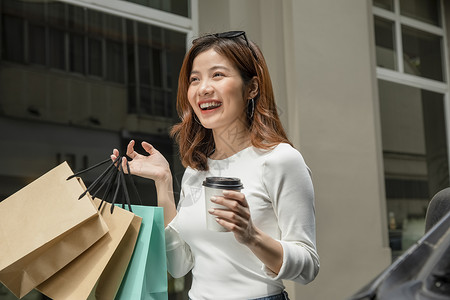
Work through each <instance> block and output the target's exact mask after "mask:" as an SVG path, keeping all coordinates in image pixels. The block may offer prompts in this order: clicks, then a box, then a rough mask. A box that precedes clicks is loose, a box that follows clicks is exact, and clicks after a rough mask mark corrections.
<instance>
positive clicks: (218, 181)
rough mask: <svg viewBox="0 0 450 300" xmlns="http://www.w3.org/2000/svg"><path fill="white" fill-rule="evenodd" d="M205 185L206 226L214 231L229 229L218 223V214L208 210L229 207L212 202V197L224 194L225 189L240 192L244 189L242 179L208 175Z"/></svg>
mask: <svg viewBox="0 0 450 300" xmlns="http://www.w3.org/2000/svg"><path fill="white" fill-rule="evenodd" d="M203 186H204V187H205V204H206V205H205V209H206V227H207V228H208V229H209V230H212V231H221V232H225V231H228V230H227V229H225V228H224V227H223V226H221V225H220V224H219V223H217V221H216V216H214V215H211V214H210V213H209V212H208V210H209V209H211V208H219V209H227V207H225V206H223V205H220V204H216V203H214V202H212V201H211V197H213V196H223V191H224V190H232V191H238V192H240V191H241V190H242V189H243V185H242V183H241V180H240V179H239V178H233V177H206V179H205V181H203Z"/></svg>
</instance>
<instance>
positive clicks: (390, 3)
mask: <svg viewBox="0 0 450 300" xmlns="http://www.w3.org/2000/svg"><path fill="white" fill-rule="evenodd" d="M373 5H374V6H376V7H380V8H384V9H387V10H390V11H394V0H373Z"/></svg>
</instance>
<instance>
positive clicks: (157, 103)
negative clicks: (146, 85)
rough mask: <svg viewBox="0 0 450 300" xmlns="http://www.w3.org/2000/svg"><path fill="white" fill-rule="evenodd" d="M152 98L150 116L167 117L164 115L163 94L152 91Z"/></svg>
mask: <svg viewBox="0 0 450 300" xmlns="http://www.w3.org/2000/svg"><path fill="white" fill-rule="evenodd" d="M152 98H153V111H152V114H153V115H154V116H159V117H167V116H168V115H167V114H166V107H165V101H164V92H163V91H161V90H154V91H153V92H152Z"/></svg>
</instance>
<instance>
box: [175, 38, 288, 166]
mask: <svg viewBox="0 0 450 300" xmlns="http://www.w3.org/2000/svg"><path fill="white" fill-rule="evenodd" d="M224 35H225V36H224ZM205 64H207V66H206V65H205ZM221 85H223V86H224V87H226V88H227V89H229V90H232V91H228V90H227V91H226V92H225V90H223V93H224V98H220V97H219V91H222V88H220V89H219V88H218V87H219V86H221ZM220 93H221V92H220ZM221 95H222V94H221ZM194 97H197V100H196V101H197V105H192V102H191V101H194V100H193V99H194ZM225 99H228V100H229V99H234V100H235V101H234V102H232V101H228V104H226V103H225V104H224V101H225ZM212 102H216V103H217V102H220V105H223V108H222V107H219V109H218V110H220V112H223V113H224V112H225V109H227V110H229V108H227V106H228V107H230V105H231V104H232V105H233V106H239V105H242V109H241V108H237V107H236V108H235V109H236V111H235V112H234V114H232V113H230V116H229V117H228V121H229V122H231V123H230V124H229V125H230V126H228V127H223V126H222V127H220V128H221V129H220V130H215V131H214V130H211V129H212V128H213V127H211V126H214V127H216V128H217V129H219V125H218V124H216V125H212V124H211V123H212V122H213V121H217V118H218V115H219V113H220V112H219V113H218V114H215V115H214V116H212V114H211V117H209V114H208V113H209V110H208V111H203V110H201V109H199V108H200V107H198V105H203V104H204V103H212ZM177 110H178V114H179V115H180V117H181V120H182V121H181V123H179V124H177V125H175V126H174V127H173V129H172V135H173V136H174V137H175V139H176V140H177V142H178V145H179V147H180V155H181V160H182V162H183V165H184V166H192V167H194V168H196V169H199V170H208V164H207V159H208V157H209V156H210V155H211V154H214V156H215V157H222V158H224V157H228V156H229V155H230V154H233V151H228V150H229V149H230V148H232V149H233V150H234V151H236V150H237V151H238V150H239V149H242V148H245V146H249V145H250V144H251V145H253V146H255V147H258V148H261V149H270V148H272V147H274V146H276V145H278V144H279V143H288V144H291V143H290V142H289V140H288V138H287V136H286V133H285V131H284V129H283V126H282V125H281V122H280V119H279V117H278V112H277V109H276V104H275V99H274V94H273V88H272V82H271V80H270V75H269V71H268V68H267V65H266V62H265V59H264V56H263V55H262V53H261V51H260V49H259V48H258V46H257V45H256V44H254V43H253V42H251V41H249V40H248V39H247V37H246V35H245V33H244V32H242V31H241V32H231V34H228V33H220V34H209V35H205V36H202V37H200V38H198V39H196V40H194V41H193V46H192V48H191V49H190V50H189V52H188V54H187V55H186V57H185V60H184V62H183V65H182V67H181V70H180V77H179V80H178V95H177ZM197 118H198V119H197ZM214 132H215V133H214ZM230 132H233V133H234V134H233V136H235V137H236V138H235V139H234V141H233V142H236V140H238V141H240V142H241V143H242V144H245V143H246V145H242V144H239V145H236V144H233V145H229V143H230V141H228V142H227V144H226V145H218V144H217V143H220V142H221V141H222V140H223V138H219V139H217V137H218V135H220V137H223V136H225V135H226V134H225V133H227V134H229V133H230ZM213 133H214V134H216V138H215V139H213V138H212V137H213ZM236 133H239V135H238V136H236ZM247 135H248V136H247ZM221 146H223V147H221Z"/></svg>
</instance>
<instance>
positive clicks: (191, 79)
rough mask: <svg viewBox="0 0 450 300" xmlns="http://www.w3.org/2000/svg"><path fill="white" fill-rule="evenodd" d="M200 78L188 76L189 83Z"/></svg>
mask: <svg viewBox="0 0 450 300" xmlns="http://www.w3.org/2000/svg"><path fill="white" fill-rule="evenodd" d="M199 80H200V79H199V78H198V77H196V76H191V77H190V78H189V83H193V82H195V81H199Z"/></svg>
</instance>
